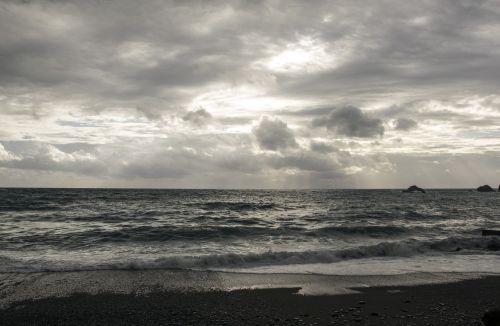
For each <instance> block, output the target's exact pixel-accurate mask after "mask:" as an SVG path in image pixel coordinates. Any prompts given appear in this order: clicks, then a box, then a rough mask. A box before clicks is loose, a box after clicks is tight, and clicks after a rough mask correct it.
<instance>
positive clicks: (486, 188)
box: [477, 185, 495, 192]
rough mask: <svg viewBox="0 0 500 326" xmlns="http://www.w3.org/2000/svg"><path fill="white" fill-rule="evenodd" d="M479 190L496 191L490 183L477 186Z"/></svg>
mask: <svg viewBox="0 0 500 326" xmlns="http://www.w3.org/2000/svg"><path fill="white" fill-rule="evenodd" d="M477 191H479V192H495V190H494V189H493V188H491V187H490V186H489V185H484V186H480V187H477Z"/></svg>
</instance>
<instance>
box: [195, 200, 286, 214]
mask: <svg viewBox="0 0 500 326" xmlns="http://www.w3.org/2000/svg"><path fill="white" fill-rule="evenodd" d="M201 207H203V208H205V209H207V210H232V211H238V212H239V211H254V210H267V209H273V208H275V207H276V205H275V204H273V203H250V202H226V201H212V202H206V203H202V204H201Z"/></svg>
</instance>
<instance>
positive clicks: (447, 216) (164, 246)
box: [0, 189, 500, 274]
mask: <svg viewBox="0 0 500 326" xmlns="http://www.w3.org/2000/svg"><path fill="white" fill-rule="evenodd" d="M499 208H500V194H499V193H476V192H470V191H467V190H431V191H428V192H427V193H426V194H407V193H402V192H401V191H400V190H324V191H323V190H318V191H313V190H311V191H267V190H251V191H244V190H232V191H231V190H104V189H103V190H90V189H87V190H86V189H65V190H63V189H0V272H13V271H18V272H24V271H41V270H95V269H149V268H190V269H222V270H234V271H256V272H259V271H260V272H271V273H273V272H300V273H303V272H318V273H347V274H348V273H354V274H356V273H358V274H359V273H383V272H384V270H388V271H396V272H401V271H413V270H417V271H426V270H427V271H434V270H439V271H451V272H453V271H483V272H484V271H487V272H500V251H499V250H500V237H483V236H481V230H482V229H486V228H488V229H495V228H496V229H500V210H499Z"/></svg>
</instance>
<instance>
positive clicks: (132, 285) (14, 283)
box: [0, 271, 500, 325]
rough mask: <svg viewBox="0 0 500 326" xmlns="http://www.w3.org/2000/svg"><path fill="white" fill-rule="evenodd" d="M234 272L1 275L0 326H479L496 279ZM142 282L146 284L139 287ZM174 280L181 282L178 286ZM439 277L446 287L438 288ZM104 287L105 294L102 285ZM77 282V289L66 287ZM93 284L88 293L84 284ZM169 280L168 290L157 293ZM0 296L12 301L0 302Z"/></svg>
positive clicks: (496, 302) (498, 290) (495, 299)
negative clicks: (319, 289) (318, 290)
mask: <svg viewBox="0 0 500 326" xmlns="http://www.w3.org/2000/svg"><path fill="white" fill-rule="evenodd" d="M98 274H100V277H97V275H98ZM234 274H237V273H205V272H185V271H136V272H131V271H122V272H120V271H101V272H80V273H45V274H38V275H31V276H30V275H28V276H26V275H25V277H23V276H22V275H10V276H9V275H5V274H2V278H1V280H2V281H1V286H2V287H1V289H2V290H1V292H0V293H1V299H2V300H3V309H1V310H0V320H1V321H2V325H287V324H291V325H294V324H296V325H332V324H333V325H483V324H482V322H481V318H482V317H483V315H484V313H485V312H487V311H489V310H493V309H495V308H498V307H499V306H500V276H481V277H480V276H473V275H469V277H470V278H468V279H464V280H460V278H463V277H464V275H461V276H460V277H455V278H451V277H450V276H449V275H448V276H446V275H441V276H438V275H436V274H434V275H432V274H429V275H417V276H415V275H414V276H413V277H408V276H399V277H398V276H392V277H390V276H384V277H380V280H379V284H384V283H385V284H390V283H391V281H390V280H392V283H393V284H400V285H390V286H368V285H369V284H366V283H364V284H363V282H364V281H366V282H370V280H372V281H373V280H374V279H376V277H374V276H370V277H365V278H363V277H353V276H351V277H350V279H351V281H352V282H353V283H352V284H357V285H358V287H354V288H351V289H348V290H349V291H341V288H340V287H338V286H336V285H335V284H334V283H342V282H344V283H343V284H346V283H345V282H346V280H347V279H349V277H346V276H344V277H335V276H324V275H323V276H322V275H281V276H280V277H276V275H274V276H271V277H272V278H274V279H281V280H282V283H280V284H271V283H269V282H270V280H271V281H272V279H271V278H267V279H266V276H265V275H254V276H252V275H243V274H241V275H240V274H238V275H234ZM172 275H173V276H172ZM30 277H31V279H30ZM252 277H253V279H252ZM154 278H156V280H155V279H154ZM28 279H30V280H28ZM145 279H149V281H150V283H149V284H145V282H144V280H145ZM181 279H183V280H184V283H182V284H181V283H178V282H179V280H181ZM242 279H247V283H246V285H245V286H244V287H240V288H235V287H233V288H231V286H233V285H234V284H233V283H234V282H235V281H236V280H237V281H240V280H242ZM445 279H448V280H450V281H449V282H447V283H440V281H445ZM105 280H108V284H110V286H109V287H108V288H106V287H104V286H102V284H103V282H105ZM231 280H232V281H231ZM258 280H260V283H258V282H257V281H258ZM405 280H406V281H405ZM426 280H427V281H426ZM78 281H80V285H78V284H75V282H76V283H78ZM92 282H94V284H95V286H94V288H92V287H91V286H89V284H90V283H92ZM169 282H172V284H171V286H170V285H169V286H165V284H169ZM203 282H205V283H203ZM232 282H233V283H232ZM252 282H253V284H254V285H253V286H252V285H250V284H252ZM300 282H303V284H302V285H303V286H304V287H305V288H307V287H310V288H314V285H319V286H324V287H328V284H329V283H332V284H330V285H331V289H337V293H335V292H331V294H322V295H321V294H318V295H312V294H300V293H301V292H300V290H301V286H300ZM415 282H419V283H420V284H415ZM424 282H426V283H427V284H422V283H424ZM412 283H413V285H412ZM155 284H156V285H155ZM176 284H177V285H179V286H178V287H175V285H176ZM190 284H191V285H190ZM196 284H198V285H203V284H204V285H203V286H199V287H196ZM216 284H218V285H219V287H218V288H217V287H216V286H214V285H216ZM257 284H259V285H257ZM285 284H290V285H288V286H286V285H285ZM362 284H363V285H364V286H362V287H361V285H362ZM209 285H210V286H209ZM249 285H250V286H249ZM293 285H295V286H293ZM224 286H229V287H224ZM85 289H86V290H85ZM111 289H114V290H111ZM50 291H52V292H50ZM42 292H43V293H42ZM21 293H24V294H23V296H18V297H17V299H16V298H15V296H16V295H20V294H21ZM9 296H10V297H9ZM30 296H31V298H30ZM6 298H10V299H11V300H10V302H9V303H8V304H7V303H6Z"/></svg>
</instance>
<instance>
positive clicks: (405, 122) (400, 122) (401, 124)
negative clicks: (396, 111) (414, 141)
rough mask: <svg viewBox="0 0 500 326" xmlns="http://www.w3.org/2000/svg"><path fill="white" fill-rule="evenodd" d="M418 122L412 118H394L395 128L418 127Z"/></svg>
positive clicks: (408, 128)
mask: <svg viewBox="0 0 500 326" xmlns="http://www.w3.org/2000/svg"><path fill="white" fill-rule="evenodd" d="M417 125H418V124H417V122H416V121H415V120H412V119H407V118H398V119H396V120H394V129H396V130H410V129H413V128H416V127H417Z"/></svg>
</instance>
